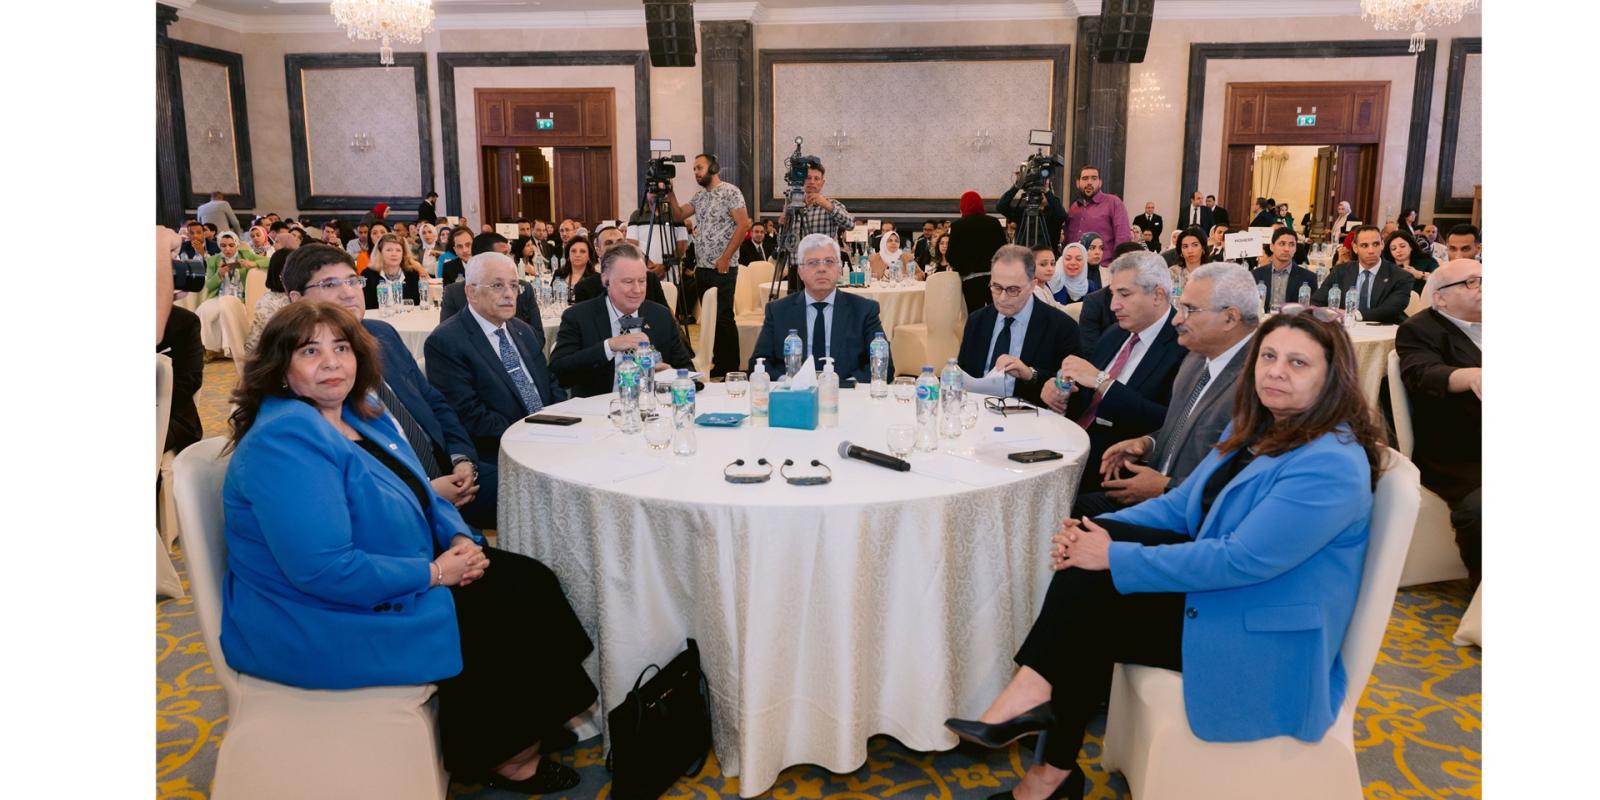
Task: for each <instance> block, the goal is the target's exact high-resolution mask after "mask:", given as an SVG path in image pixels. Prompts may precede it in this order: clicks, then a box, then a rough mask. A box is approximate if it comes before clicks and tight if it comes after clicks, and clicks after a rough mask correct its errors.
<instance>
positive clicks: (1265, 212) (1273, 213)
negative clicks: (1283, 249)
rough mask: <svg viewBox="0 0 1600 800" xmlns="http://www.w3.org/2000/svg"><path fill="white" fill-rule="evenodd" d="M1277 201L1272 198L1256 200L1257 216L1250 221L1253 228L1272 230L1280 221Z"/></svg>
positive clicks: (1258, 198)
mask: <svg viewBox="0 0 1600 800" xmlns="http://www.w3.org/2000/svg"><path fill="white" fill-rule="evenodd" d="M1277 206H1278V204H1277V201H1275V200H1273V199H1272V198H1270V197H1257V198H1256V215H1255V217H1254V218H1252V219H1251V220H1250V227H1252V228H1270V227H1272V226H1273V224H1274V223H1276V222H1277V221H1278V212H1277Z"/></svg>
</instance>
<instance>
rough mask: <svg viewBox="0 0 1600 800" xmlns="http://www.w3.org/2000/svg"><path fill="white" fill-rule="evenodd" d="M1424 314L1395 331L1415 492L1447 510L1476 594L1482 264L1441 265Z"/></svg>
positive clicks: (1429, 285) (1424, 293) (1479, 561)
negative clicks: (1416, 476) (1417, 483)
mask: <svg viewBox="0 0 1600 800" xmlns="http://www.w3.org/2000/svg"><path fill="white" fill-rule="evenodd" d="M1422 296H1423V297H1425V298H1427V299H1428V302H1429V304H1430V306H1431V307H1430V308H1428V309H1427V310H1425V311H1423V312H1421V313H1419V314H1417V315H1416V316H1415V317H1412V318H1411V319H1408V320H1406V321H1405V323H1404V324H1403V325H1401V326H1400V328H1399V329H1398V330H1397V331H1395V337H1394V348H1395V352H1397V353H1399V354H1400V379H1401V380H1402V381H1403V382H1404V383H1405V385H1406V394H1407V395H1408V396H1409V397H1410V399H1411V424H1412V426H1413V428H1414V430H1415V438H1416V447H1415V450H1414V452H1413V453H1412V455H1411V460H1412V461H1413V462H1415V463H1416V465H1417V469H1419V470H1421V471H1422V485H1423V486H1426V487H1428V488H1429V489H1430V490H1432V491H1433V492H1435V493H1436V494H1438V495H1439V496H1440V497H1442V498H1444V500H1445V502H1447V503H1449V504H1450V524H1451V526H1452V527H1454V528H1455V529H1456V546H1457V547H1459V548H1460V549H1461V560H1462V561H1463V562H1465V563H1466V565H1467V572H1468V574H1469V575H1470V576H1471V577H1472V582H1473V585H1474V586H1476V585H1477V583H1478V581H1479V580H1480V579H1481V577H1482V568H1483V557H1482V556H1483V264H1481V263H1479V262H1477V261H1474V260H1472V259H1465V258H1462V259H1456V260H1454V261H1449V262H1446V263H1445V265H1444V266H1442V267H1439V268H1438V269H1436V270H1434V271H1433V272H1432V273H1430V274H1429V275H1428V282H1427V284H1426V285H1425V286H1424V288H1423V290H1422Z"/></svg>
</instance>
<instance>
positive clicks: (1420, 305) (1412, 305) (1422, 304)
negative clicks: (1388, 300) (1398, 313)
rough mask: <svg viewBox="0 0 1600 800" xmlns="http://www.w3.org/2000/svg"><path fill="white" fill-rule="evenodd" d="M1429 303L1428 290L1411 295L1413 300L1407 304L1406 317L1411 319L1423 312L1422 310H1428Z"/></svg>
mask: <svg viewBox="0 0 1600 800" xmlns="http://www.w3.org/2000/svg"><path fill="white" fill-rule="evenodd" d="M1429 305H1430V304H1429V303H1428V297H1427V292H1426V291H1424V292H1423V293H1422V294H1413V295H1411V302H1409V303H1407V304H1406V318H1407V319H1410V318H1411V317H1414V316H1416V315H1418V314H1421V313H1422V312H1424V311H1426V310H1428V306H1429Z"/></svg>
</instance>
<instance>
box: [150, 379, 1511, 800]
mask: <svg viewBox="0 0 1600 800" xmlns="http://www.w3.org/2000/svg"><path fill="white" fill-rule="evenodd" d="M233 380H234V372H233V365H232V363H231V362H225V361H219V362H214V363H212V364H209V365H207V367H206V378H205V388H203V389H202V390H201V394H200V397H199V406H200V414H201V420H202V422H203V423H204V425H205V431H206V434H207V435H208V436H215V435H219V434H221V433H223V432H225V430H226V417H227V392H228V390H230V389H231V388H232V386H233ZM176 563H177V565H178V569H179V571H180V573H182V572H183V570H184V564H183V561H182V559H181V558H179V559H178V560H177V562H176ZM1469 599H1470V598H1469V595H1468V592H1467V586H1466V583H1465V582H1464V581H1460V582H1452V583H1441V584H1433V585H1430V586H1422V587H1413V588H1411V589H1408V590H1405V591H1402V592H1400V593H1399V594H1398V596H1397V597H1396V598H1395V605H1394V613H1393V615H1392V616H1390V618H1389V629H1388V631H1387V632H1386V634H1385V636H1384V642H1383V649H1382V650H1381V651H1380V652H1379V654H1378V663H1377V665H1376V667H1375V668H1374V669H1373V673H1372V678H1371V680H1370V681H1369V683H1368V685H1367V688H1366V692H1365V694H1364V695H1363V697H1362V698H1361V704H1360V706H1359V707H1358V708H1357V710H1356V721H1355V743H1356V751H1357V761H1358V763H1359V766H1360V769H1361V779H1362V783H1363V785H1364V787H1365V795H1366V797H1367V800H1403V799H1409V798H1430V800H1431V799H1433V798H1481V797H1482V796H1483V793H1482V734H1483V730H1482V712H1483V693H1482V692H1483V689H1482V685H1483V673H1482V651H1480V650H1479V649H1478V648H1476V647H1458V646H1456V645H1454V644H1451V642H1450V637H1451V635H1452V634H1453V633H1454V632H1455V629H1456V625H1457V624H1458V623H1459V622H1460V619H1461V614H1462V612H1463V611H1465V610H1466V606H1467V601H1468V600H1469ZM1103 726H1104V721H1103V720H1102V721H1101V722H1098V723H1096V724H1095V725H1094V726H1092V727H1091V728H1090V731H1089V736H1088V738H1087V739H1086V740H1085V742H1084V753H1083V763H1084V765H1085V766H1086V768H1087V771H1088V778H1089V791H1088V793H1087V794H1086V795H1085V796H1086V797H1087V798H1090V799H1091V800H1120V799H1122V798H1128V797H1129V794H1128V787H1127V784H1126V783H1124V782H1123V780H1122V777H1121V776H1120V775H1113V774H1107V773H1105V772H1104V771H1101V770H1100V769H1099V749H1100V734H1101V732H1102V731H1103ZM226 729H227V702H226V700H225V699H224V697H223V694H222V687H221V686H219V685H218V684H217V682H216V678H215V676H214V675H213V674H212V671H211V662H210V659H209V656H208V655H207V653H206V648H205V644H204V642H203V641H202V640H201V637H200V629H199V626H198V624H197V622H196V620H195V617H194V610H193V607H192V605H191V604H190V603H189V601H188V600H163V601H162V602H160V603H159V604H157V606H156V738H157V743H156V795H157V797H158V798H161V800H201V799H202V798H205V797H207V796H208V793H209V789H210V786H211V774H212V771H213V770H214V768H215V765H216V756H217V747H218V745H219V744H220V743H221V741H222V736H223V735H224V733H225V732H226ZM558 758H559V759H560V760H561V761H562V762H563V763H565V764H567V765H569V766H571V767H574V768H575V769H577V770H578V772H579V773H580V774H581V775H582V777H583V783H582V784H581V785H579V787H578V788H577V789H575V790H573V791H571V792H567V793H564V794H563V795H561V797H563V798H573V800H578V799H579V798H595V799H596V800H606V798H607V796H608V795H609V794H610V784H609V783H608V778H607V775H606V770H605V758H604V753H603V752H602V749H601V745H600V740H599V739H598V738H596V739H593V740H590V741H586V742H581V743H579V744H578V745H577V746H576V747H574V748H572V749H571V750H568V751H566V752H564V753H561V754H559V755H558ZM1031 761H1032V754H1031V751H1028V750H1026V749H1024V748H1022V747H1019V745H1012V746H1011V747H1009V748H1007V749H1004V750H993V751H991V750H982V749H978V748H973V747H968V746H962V747H959V748H957V749H955V750H951V751H948V752H944V753H920V752H916V751H913V750H909V749H907V748H906V747H905V746H903V745H901V744H900V743H899V742H897V741H895V740H893V739H891V738H889V737H883V736H880V737H876V738H874V739H873V740H872V741H871V743H870V745H869V747H868V755H867V763H866V764H864V765H862V766H861V768H860V769H857V770H856V771H855V772H852V773H848V774H834V773H830V772H828V771H826V770H823V769H821V768H819V767H808V766H799V767H793V768H790V769H788V770H785V771H784V772H783V774H782V775H780V776H779V778H778V782H777V784H776V785H774V786H773V787H772V789H771V790H770V791H769V792H768V793H767V796H770V797H771V798H773V800H875V799H876V798H901V800H981V799H982V798H986V797H988V796H989V795H990V794H993V793H995V792H999V791H1003V790H1004V789H1007V788H1009V787H1010V786H1011V785H1012V784H1014V783H1015V782H1016V780H1017V777H1018V776H1019V775H1020V774H1021V772H1022V770H1025V769H1026V768H1027V766H1028V765H1029V764H1030V763H1031ZM450 789H451V792H450V795H451V797H453V798H458V800H497V799H498V798H507V797H513V796H516V795H510V794H506V793H504V792H498V791H495V790H486V789H483V788H482V787H478V786H466V785H460V784H452V785H451V787H450ZM738 793H739V779H738V778H729V777H724V776H723V775H722V773H721V771H720V770H719V769H718V768H717V764H716V761H715V759H712V760H711V761H709V762H707V764H706V766H705V768H704V769H703V770H701V772H700V774H699V775H696V776H695V777H694V778H692V779H684V780H681V781H679V782H678V784H677V785H676V786H675V787H673V789H672V790H671V791H670V792H669V793H668V794H667V795H665V798H666V800H717V798H730V799H731V798H736V797H737V796H738ZM552 800H555V798H554V797H552Z"/></svg>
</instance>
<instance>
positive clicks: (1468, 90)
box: [1450, 53, 1483, 197]
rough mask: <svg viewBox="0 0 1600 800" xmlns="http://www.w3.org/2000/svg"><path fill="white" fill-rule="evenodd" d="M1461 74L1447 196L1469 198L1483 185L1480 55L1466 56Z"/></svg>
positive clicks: (1481, 68)
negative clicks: (1451, 169) (1453, 153)
mask: <svg viewBox="0 0 1600 800" xmlns="http://www.w3.org/2000/svg"><path fill="white" fill-rule="evenodd" d="M1465 61H1466V63H1465V65H1464V66H1463V67H1462V73H1461V116H1460V117H1459V118H1457V122H1456V124H1457V128H1456V158H1455V171H1454V172H1452V173H1451V175H1450V196H1451V197H1472V191H1473V188H1474V187H1476V186H1477V185H1478V184H1480V183H1482V182H1483V56H1482V55H1480V54H1478V53H1472V54H1469V55H1468V56H1467V57H1466V59H1465Z"/></svg>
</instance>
